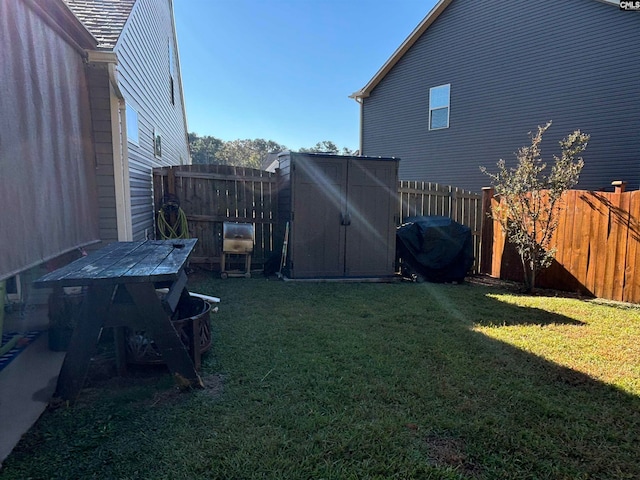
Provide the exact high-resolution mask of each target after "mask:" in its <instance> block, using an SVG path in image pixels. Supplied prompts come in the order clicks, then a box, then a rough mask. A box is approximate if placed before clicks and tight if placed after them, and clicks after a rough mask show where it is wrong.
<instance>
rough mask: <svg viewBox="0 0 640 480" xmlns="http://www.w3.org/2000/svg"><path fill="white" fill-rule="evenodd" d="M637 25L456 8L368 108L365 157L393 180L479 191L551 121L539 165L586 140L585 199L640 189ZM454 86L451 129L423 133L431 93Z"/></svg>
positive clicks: (586, 9) (599, 10)
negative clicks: (569, 142) (392, 172)
mask: <svg viewBox="0 0 640 480" xmlns="http://www.w3.org/2000/svg"><path fill="white" fill-rule="evenodd" d="M638 38H640V14H638V13H637V12H625V11H620V10H619V9H618V7H617V6H614V5H610V4H606V3H602V2H599V1H595V0H563V1H556V0H554V1H551V0H543V1H535V2H530V1H524V0H518V1H512V2H504V1H499V0H486V1H477V0H454V1H453V2H452V3H451V4H450V5H449V7H448V8H447V9H446V10H445V11H444V12H443V13H442V14H441V15H440V17H438V18H437V19H436V21H435V22H434V23H433V24H432V25H431V26H430V27H429V28H428V29H427V30H426V32H425V33H424V34H423V35H422V37H421V38H420V39H418V41H417V42H416V43H415V44H414V45H413V46H412V47H411V49H410V50H409V51H408V52H407V53H406V54H405V55H404V56H403V58H401V59H400V61H399V62H398V63H397V64H396V65H395V66H394V68H393V69H392V70H391V71H390V72H389V73H388V74H387V75H386V77H385V78H384V79H382V81H381V82H380V83H379V84H378V85H377V86H376V88H375V89H374V90H373V91H372V92H371V95H370V97H368V98H365V99H364V104H363V125H362V129H363V130H362V135H363V154H364V155H381V156H396V157H400V158H402V162H400V178H401V179H403V180H426V181H431V182H438V183H442V184H446V185H455V186H456V187H461V188H464V189H467V190H472V191H478V190H479V189H480V188H481V187H482V186H485V185H487V184H488V183H489V181H488V180H489V179H488V177H487V176H486V175H484V174H482V173H481V172H480V170H479V166H480V165H484V166H486V167H487V168H489V169H490V170H491V169H492V168H493V170H494V171H495V164H496V162H497V161H498V160H499V159H500V158H504V159H505V160H506V161H507V162H513V161H514V159H515V156H514V153H515V152H516V151H517V149H518V148H519V147H520V146H523V145H526V144H528V143H529V136H528V132H531V131H533V130H535V129H536V126H537V125H543V124H544V123H546V122H547V121H548V120H553V126H552V128H551V129H550V130H549V131H548V132H547V134H546V135H545V140H544V142H543V157H544V155H547V158H549V159H551V157H550V155H552V154H555V153H558V152H559V149H558V148H559V147H558V143H557V142H558V141H559V140H560V139H561V138H562V137H564V136H566V135H568V134H569V133H570V132H572V131H573V130H575V129H577V128H579V129H581V130H582V131H583V132H586V133H589V134H591V141H590V143H589V146H588V148H587V151H586V152H585V155H584V158H585V168H584V170H583V173H582V176H581V181H580V187H581V188H584V189H599V188H602V187H608V186H609V185H610V182H611V181H612V180H627V181H629V182H630V183H629V187H630V188H634V189H635V188H638V187H639V183H640V155H639V150H640V148H639V146H640V115H639V114H638V112H639V111H640V88H638V78H640V50H638V49H637V48H635V46H634V45H635V43H636V41H637V39H638ZM447 83H450V84H451V103H450V106H451V110H450V128H448V129H443V130H436V131H429V130H428V105H429V88H430V87H434V86H438V85H442V84H447Z"/></svg>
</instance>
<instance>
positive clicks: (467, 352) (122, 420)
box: [2, 279, 640, 479]
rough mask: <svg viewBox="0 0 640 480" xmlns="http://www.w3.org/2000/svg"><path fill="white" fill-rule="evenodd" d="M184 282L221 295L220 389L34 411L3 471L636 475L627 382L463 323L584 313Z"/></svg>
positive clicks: (266, 284)
mask: <svg viewBox="0 0 640 480" xmlns="http://www.w3.org/2000/svg"><path fill="white" fill-rule="evenodd" d="M194 290H195V291H198V292H199V293H204V294H209V295H214V296H217V297H221V298H222V302H221V304H220V312H219V313H218V314H216V315H214V316H213V317H212V318H213V328H212V333H213V338H214V347H213V349H212V352H210V353H209V355H208V356H207V357H206V362H205V367H204V369H205V371H204V373H205V374H211V373H212V372H216V373H222V374H223V375H224V378H225V385H224V389H223V393H222V394H221V395H220V396H216V397H215V398H214V397H211V396H208V395H205V394H201V393H198V392H196V393H195V394H193V395H191V396H187V397H183V400H182V401H179V402H177V403H176V404H175V405H174V404H171V403H169V404H166V403H162V404H157V403H155V401H151V402H150V401H149V400H148V398H147V397H151V398H155V397H154V395H157V393H150V394H145V393H144V391H139V392H138V393H136V394H135V395H134V394H132V393H127V392H122V393H118V392H104V394H103V395H102V397H103V398H101V396H100V395H95V397H94V398H95V403H94V404H93V405H87V406H85V407H84V408H75V409H73V410H71V409H61V410H60V411H56V412H53V413H51V414H48V415H46V416H45V417H44V418H43V419H42V420H41V421H40V422H39V424H38V426H37V428H36V429H34V431H33V432H31V433H30V434H29V435H28V436H27V437H26V439H25V440H23V442H22V443H21V446H20V447H19V448H18V450H17V452H16V454H15V455H13V456H12V457H10V459H9V460H8V461H7V463H6V467H5V468H6V470H5V471H3V473H4V472H6V475H7V476H6V477H4V476H2V478H23V477H24V476H30V477H33V478H49V477H47V476H46V473H50V472H52V471H53V472H55V473H56V475H57V478H90V477H91V474H92V472H95V471H100V472H102V474H103V475H104V477H105V478H107V477H117V478H134V477H135V474H136V472H139V471H144V472H145V475H147V476H148V477H153V478H194V479H195V478H291V479H298V478H332V479H342V478H381V479H382V478H443V479H444V478H447V479H454V478H457V479H460V478H473V479H496V478H500V479H509V478H514V479H515V478H548V479H560V478H571V479H586V478H602V479H615V478H640V459H639V458H638V456H637V445H638V444H639V443H640V398H638V397H637V396H634V395H630V394H627V393H625V392H623V391H621V390H619V389H616V388H614V387H611V386H609V385H606V384H603V383H601V382H598V381H596V380H594V379H592V378H590V377H589V376H587V375H584V374H583V373H581V372H578V371H574V370H571V369H568V368H565V367H562V366H559V365H557V364H554V363H552V362H549V361H547V360H545V359H544V358H541V357H538V356H535V355H532V354H530V353H527V352H525V351H522V350H520V349H518V348H515V347H513V346H511V345H509V344H507V343H504V342H501V341H498V340H494V339H492V338H489V337H487V336H486V335H483V334H480V333H478V332H476V331H473V327H474V325H492V326H495V325H505V326H510V325H534V326H539V327H540V328H541V329H544V328H548V327H552V326H554V325H561V326H563V328H573V327H575V328H578V329H581V328H582V325H583V323H582V322H579V321H576V320H574V319H571V318H568V317H565V316H562V315H558V314H554V313H551V312H547V311H544V310H540V309H535V308H523V307H519V306H515V305H511V304H508V303H505V302H502V301H499V300H497V299H496V298H494V297H492V296H491V295H489V294H491V293H496V292H495V291H494V290H493V289H489V288H483V287H477V286H469V285H461V286H454V285H433V284H420V285H418V284H392V285H379V284H377V285H376V284H348V285H344V284H294V283H283V282H273V281H265V280H264V279H251V280H244V279H242V280H238V281H235V280H233V279H229V280H227V281H221V280H205V281H202V282H200V283H199V284H198V285H194ZM159 458H160V459H161V461H158V459H159ZM96 469H99V470H96ZM27 474H28V475H27ZM51 478H53V477H51Z"/></svg>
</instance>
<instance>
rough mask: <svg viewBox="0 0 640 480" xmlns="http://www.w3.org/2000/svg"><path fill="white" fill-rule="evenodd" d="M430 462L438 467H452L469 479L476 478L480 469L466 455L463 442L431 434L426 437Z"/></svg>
mask: <svg viewBox="0 0 640 480" xmlns="http://www.w3.org/2000/svg"><path fill="white" fill-rule="evenodd" d="M424 442H425V443H426V445H427V450H428V456H429V460H430V461H431V462H432V463H433V465H435V466H436V467H451V468H454V469H455V470H457V471H458V472H459V473H462V474H463V475H465V476H466V477H468V478H475V477H477V476H478V475H479V474H480V469H479V467H478V466H477V465H474V464H473V463H472V462H470V461H469V458H468V457H467V455H466V454H465V453H464V444H463V443H462V441H461V440H459V439H457V438H452V437H446V436H442V435H435V434H431V435H428V436H427V437H425V439H424Z"/></svg>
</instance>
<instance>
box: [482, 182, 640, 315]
mask: <svg viewBox="0 0 640 480" xmlns="http://www.w3.org/2000/svg"><path fill="white" fill-rule="evenodd" d="M563 200H564V210H563V212H562V213H561V215H560V223H559V225H558V229H557V231H556V233H555V235H554V239H553V242H552V245H555V246H556V248H557V252H556V256H555V261H554V263H553V265H552V266H551V267H550V268H549V269H547V270H544V271H542V272H541V274H540V276H539V277H538V280H539V281H538V282H537V286H539V287H542V288H557V289H560V290H568V291H578V292H581V293H584V294H589V295H593V296H596V297H599V298H606V299H610V300H617V301H623V302H632V303H640V191H633V192H624V191H623V189H622V188H620V187H617V188H616V192H614V193H606V192H588V191H584V190H571V191H568V192H565V194H564V197H563ZM497 201H498V199H496V198H493V192H492V190H485V195H484V198H483V210H484V212H485V213H484V215H485V218H488V217H486V215H488V213H489V211H490V210H489V209H490V205H491V204H492V203H495V202H497ZM481 250H482V253H481V266H480V271H481V273H486V274H489V275H491V276H493V277H499V278H503V279H509V280H517V281H520V280H521V279H522V266H521V263H520V259H519V257H518V255H517V254H516V253H515V250H514V249H513V247H511V246H510V245H508V243H507V242H506V241H505V236H504V233H503V232H502V230H501V227H500V225H499V224H498V222H496V221H492V220H490V219H488V220H487V221H485V222H484V226H483V231H482V248H481Z"/></svg>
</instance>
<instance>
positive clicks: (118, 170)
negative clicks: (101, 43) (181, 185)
mask: <svg viewBox="0 0 640 480" xmlns="http://www.w3.org/2000/svg"><path fill="white" fill-rule="evenodd" d="M89 61H90V62H95V63H106V64H107V71H108V75H109V86H110V88H109V107H110V111H111V144H112V146H113V179H114V182H113V183H114V189H115V204H116V222H117V232H118V241H120V242H126V241H131V240H133V228H132V223H131V186H130V180H129V151H128V149H127V120H126V119H127V112H126V102H125V99H124V95H123V94H122V91H121V90H120V85H119V84H118V70H117V65H118V57H117V55H116V54H115V53H113V52H102V51H89Z"/></svg>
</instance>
